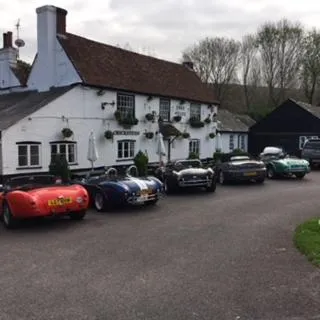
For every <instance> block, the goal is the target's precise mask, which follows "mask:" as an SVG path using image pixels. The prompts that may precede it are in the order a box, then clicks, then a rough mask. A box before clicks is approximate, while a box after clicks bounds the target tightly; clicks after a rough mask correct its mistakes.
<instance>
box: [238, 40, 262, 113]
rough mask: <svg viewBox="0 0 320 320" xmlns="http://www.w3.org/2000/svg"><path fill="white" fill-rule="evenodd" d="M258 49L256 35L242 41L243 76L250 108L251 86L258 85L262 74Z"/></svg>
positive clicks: (247, 102)
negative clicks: (258, 63)
mask: <svg viewBox="0 0 320 320" xmlns="http://www.w3.org/2000/svg"><path fill="white" fill-rule="evenodd" d="M257 50H258V46H257V41H256V38H255V36H253V35H246V36H244V37H243V39H242V43H241V78H242V85H243V92H244V98H245V104H246V107H247V109H248V110H249V108H250V87H251V86H256V85H257V83H256V82H257V80H258V79H257V77H258V76H259V75H260V72H259V70H260V69H259V68H257V66H258V65H257V57H256V55H257Z"/></svg>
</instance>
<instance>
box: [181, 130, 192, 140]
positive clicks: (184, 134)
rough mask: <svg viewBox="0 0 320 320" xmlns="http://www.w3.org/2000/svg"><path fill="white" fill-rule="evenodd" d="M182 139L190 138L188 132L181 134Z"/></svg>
mask: <svg viewBox="0 0 320 320" xmlns="http://www.w3.org/2000/svg"><path fill="white" fill-rule="evenodd" d="M182 138H184V139H188V138H190V133H189V132H183V133H182Z"/></svg>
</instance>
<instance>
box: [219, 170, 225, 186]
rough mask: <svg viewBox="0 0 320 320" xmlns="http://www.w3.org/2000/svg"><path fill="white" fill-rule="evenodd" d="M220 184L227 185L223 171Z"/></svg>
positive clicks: (220, 173)
mask: <svg viewBox="0 0 320 320" xmlns="http://www.w3.org/2000/svg"><path fill="white" fill-rule="evenodd" d="M219 183H220V184H225V183H226V179H225V177H224V173H223V171H222V170H221V171H220V172H219Z"/></svg>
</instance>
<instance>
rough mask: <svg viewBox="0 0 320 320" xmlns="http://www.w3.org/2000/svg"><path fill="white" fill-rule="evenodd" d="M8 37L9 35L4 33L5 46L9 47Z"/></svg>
mask: <svg viewBox="0 0 320 320" xmlns="http://www.w3.org/2000/svg"><path fill="white" fill-rule="evenodd" d="M7 39H8V37H7V33H4V34H3V48H8V40H7Z"/></svg>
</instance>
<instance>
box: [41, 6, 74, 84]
mask: <svg viewBox="0 0 320 320" xmlns="http://www.w3.org/2000/svg"><path fill="white" fill-rule="evenodd" d="M36 13H37V43H38V52H37V60H38V61H37V64H38V65H39V66H38V70H43V71H41V72H42V73H43V74H42V76H41V86H42V87H43V88H39V89H40V90H48V89H50V87H52V86H54V84H55V83H56V72H55V69H56V52H57V50H58V47H57V46H58V42H57V35H64V34H65V33H66V16H67V13H68V12H67V11H66V10H65V9H61V8H57V7H55V6H51V5H46V6H42V7H39V8H37V9H36Z"/></svg>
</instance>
